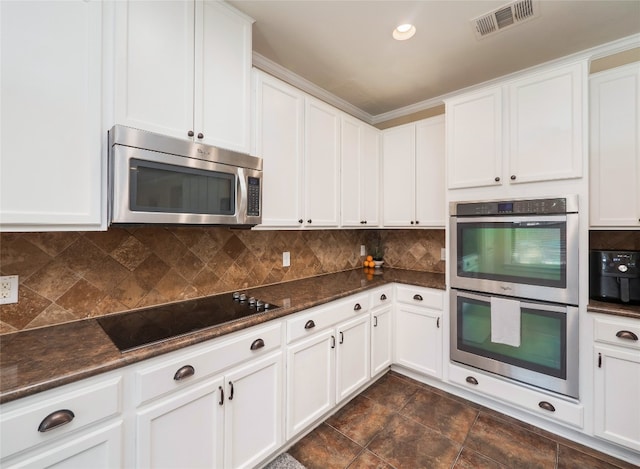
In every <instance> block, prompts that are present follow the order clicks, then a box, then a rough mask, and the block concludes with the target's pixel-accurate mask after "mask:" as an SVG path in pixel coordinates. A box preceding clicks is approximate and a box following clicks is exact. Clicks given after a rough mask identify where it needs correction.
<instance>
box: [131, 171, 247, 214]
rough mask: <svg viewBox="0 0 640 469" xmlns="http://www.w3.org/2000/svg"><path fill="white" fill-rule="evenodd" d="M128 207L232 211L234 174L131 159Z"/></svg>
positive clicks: (233, 210)
mask: <svg viewBox="0 0 640 469" xmlns="http://www.w3.org/2000/svg"><path fill="white" fill-rule="evenodd" d="M130 178H131V180H130V186H131V198H130V200H129V202H130V209H131V210H132V211H142V212H172V213H201V214H212V215H233V214H234V213H235V205H236V200H235V175H234V174H229V173H222V172H215V171H205V170H201V169H195V168H183V167H180V166H174V165H168V164H163V163H156V162H150V161H143V160H138V159H132V160H131V170H130Z"/></svg>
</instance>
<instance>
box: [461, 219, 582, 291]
mask: <svg viewBox="0 0 640 469" xmlns="http://www.w3.org/2000/svg"><path fill="white" fill-rule="evenodd" d="M450 234H451V244H450V245H451V256H452V260H453V266H454V268H453V269H452V272H451V286H452V287H453V288H461V289H465V290H474V291H482V292H486V293H496V294H500V295H508V296H516V297H520V298H531V299H540V300H545V301H553V302H557V303H563V304H578V262H579V261H578V214H563V215H548V216H537V215H536V216H496V217H451V224H450Z"/></svg>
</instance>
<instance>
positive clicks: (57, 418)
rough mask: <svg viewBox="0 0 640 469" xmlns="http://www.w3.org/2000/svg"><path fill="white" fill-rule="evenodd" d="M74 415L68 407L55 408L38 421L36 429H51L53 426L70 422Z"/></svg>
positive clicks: (46, 430) (45, 430)
mask: <svg viewBox="0 0 640 469" xmlns="http://www.w3.org/2000/svg"><path fill="white" fill-rule="evenodd" d="M74 417H75V414H74V413H73V412H71V411H70V410H69V409H62V410H56V411H55V412H51V413H50V414H49V415H47V416H46V417H45V418H44V419H43V420H42V422H40V425H39V426H38V431H39V432H42V433H44V432H48V431H49V430H53V429H54V428H58V427H61V426H62V425H66V424H67V423H69V422H71V421H72V420H73V418H74Z"/></svg>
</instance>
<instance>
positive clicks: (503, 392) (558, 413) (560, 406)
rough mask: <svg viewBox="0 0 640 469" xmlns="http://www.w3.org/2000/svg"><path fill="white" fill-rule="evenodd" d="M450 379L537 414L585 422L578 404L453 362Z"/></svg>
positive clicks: (579, 425) (566, 420)
mask: <svg viewBox="0 0 640 469" xmlns="http://www.w3.org/2000/svg"><path fill="white" fill-rule="evenodd" d="M474 379H475V381H474ZM449 380H450V381H451V382H452V383H455V384H457V385H459V386H461V387H464V388H465V389H468V390H470V391H473V392H476V393H478V394H482V395H484V396H486V397H489V398H491V399H497V400H499V401H500V402H506V403H508V404H512V405H514V406H517V407H519V408H521V409H524V410H526V411H528V412H530V413H533V414H535V415H538V416H540V417H544V418H549V419H551V420H558V421H561V422H564V423H568V424H570V425H573V426H574V427H577V428H582V427H583V425H584V423H583V420H584V416H583V413H584V408H583V407H582V405H580V404H577V403H573V402H569V401H565V400H563V399H560V398H556V397H553V396H550V395H548V394H544V393H541V392H536V391H535V390H533V389H530V388H526V387H523V386H519V385H517V384H513V383H509V382H507V381H503V380H501V379H498V378H494V377H492V376H488V375H486V374H484V373H481V372H479V371H477V370H468V369H466V368H463V367H458V366H455V365H450V366H449ZM549 405H550V406H551V407H549Z"/></svg>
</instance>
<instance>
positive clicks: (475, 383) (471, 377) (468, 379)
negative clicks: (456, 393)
mask: <svg viewBox="0 0 640 469" xmlns="http://www.w3.org/2000/svg"><path fill="white" fill-rule="evenodd" d="M465 381H466V382H467V383H469V384H473V385H474V386H477V385H478V380H477V379H475V378H474V377H473V376H467V379H465Z"/></svg>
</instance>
